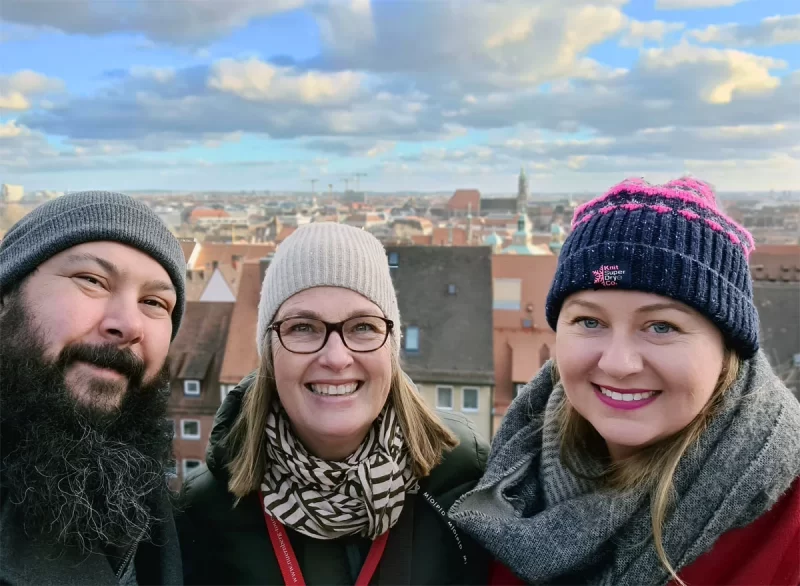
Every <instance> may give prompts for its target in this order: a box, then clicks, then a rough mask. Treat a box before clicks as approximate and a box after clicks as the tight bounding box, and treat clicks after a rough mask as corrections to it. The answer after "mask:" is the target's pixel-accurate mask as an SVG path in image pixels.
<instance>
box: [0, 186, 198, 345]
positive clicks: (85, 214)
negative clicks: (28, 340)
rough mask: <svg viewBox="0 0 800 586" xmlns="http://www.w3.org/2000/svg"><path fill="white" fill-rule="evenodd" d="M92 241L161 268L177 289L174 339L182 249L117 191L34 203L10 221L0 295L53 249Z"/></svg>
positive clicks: (1, 257) (2, 249)
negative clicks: (140, 255) (128, 249)
mask: <svg viewBox="0 0 800 586" xmlns="http://www.w3.org/2000/svg"><path fill="white" fill-rule="evenodd" d="M98 240H109V241H112V242H121V243H122V244H127V245H129V246H132V247H133V248H138V249H139V250H141V251H142V252H144V253H146V254H148V255H149V256H151V257H152V258H153V259H155V260H156V261H158V262H159V263H160V264H161V266H163V267H164V270H166V271H167V274H168V275H169V278H170V280H171V281H172V284H173V285H174V286H175V292H176V293H177V303H176V304H175V309H174V310H173V312H172V338H173V339H175V336H176V335H177V333H178V328H179V327H180V325H181V318H182V317H183V310H184V299H185V289H186V287H185V284H184V279H185V277H186V261H185V259H184V256H183V250H182V249H181V245H180V242H178V240H177V239H176V238H175V236H173V235H172V233H171V232H170V231H169V230H168V229H167V227H166V225H164V222H162V221H161V219H160V218H159V217H158V216H157V215H156V213H155V212H154V211H153V210H151V209H150V208H149V207H147V205H145V204H144V203H142V202H141V201H138V200H135V199H133V198H131V197H129V196H127V195H124V194H122V193H113V192H110V191H83V192H78V193H71V194H69V195H65V196H63V197H59V198H58V199H54V200H51V201H49V202H47V203H44V204H42V205H40V206H39V207H37V208H36V209H35V210H33V211H32V212H31V213H29V214H28V215H27V216H25V217H24V218H22V219H21V220H20V221H19V222H17V223H16V224H14V226H12V228H11V229H10V230H9V231H8V233H7V234H6V236H5V238H3V241H2V242H0V293H3V292H5V291H6V290H7V289H9V288H10V287H12V286H13V285H14V284H16V283H18V282H20V281H22V279H24V278H25V277H26V276H27V275H28V274H30V273H31V272H33V270H34V269H36V267H38V266H39V265H40V264H42V263H43V262H44V261H46V260H47V259H49V258H50V257H52V256H55V255H56V254H58V253H59V252H62V251H64V250H66V249H67V248H71V247H73V246H77V245H78V244H83V243H84V242H95V241H98Z"/></svg>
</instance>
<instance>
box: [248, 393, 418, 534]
mask: <svg viewBox="0 0 800 586" xmlns="http://www.w3.org/2000/svg"><path fill="white" fill-rule="evenodd" d="M266 434H267V454H268V456H269V466H267V472H266V474H265V476H264V481H263V483H262V485H261V492H262V494H263V496H264V502H263V506H264V509H265V510H266V511H267V512H268V513H269V514H270V515H272V516H273V517H275V518H277V519H279V520H280V521H281V522H282V523H283V524H284V525H287V526H289V527H292V528H293V529H295V530H296V531H299V532H300V533H303V534H304V535H308V536H309V537H314V538H316V539H336V538H337V537H344V536H346V535H360V536H362V537H368V538H370V539H375V538H376V537H378V536H379V535H382V534H383V533H385V532H386V531H388V530H389V529H391V528H392V527H393V526H394V525H395V524H396V523H397V521H398V520H399V519H400V513H401V512H402V511H403V504H404V503H405V497H406V493H410V492H416V490H417V479H416V478H415V477H414V474H413V472H412V464H413V461H412V459H411V457H410V455H409V454H408V448H407V447H406V442H405V436H404V435H403V431H402V428H401V427H400V422H399V421H398V419H397V412H396V411H395V409H394V407H393V406H392V405H391V404H387V406H386V407H384V409H383V411H382V412H381V414H380V415H379V416H378V419H377V420H376V421H375V424H374V425H373V426H372V427H371V428H370V431H369V433H368V434H367V437H366V438H365V439H364V441H363V442H362V443H361V445H360V446H359V448H358V449H357V450H356V451H355V452H354V453H353V454H351V455H350V456H348V457H347V459H345V460H344V461H342V462H335V461H330V460H323V459H321V458H317V457H316V456H314V455H312V454H310V453H309V452H308V451H307V450H306V448H305V447H304V446H303V444H302V443H301V442H299V441H297V439H296V438H295V437H294V432H293V431H292V426H291V423H290V422H289V418H288V416H287V415H286V412H285V411H284V410H283V408H282V407H281V406H280V403H279V402H278V401H273V405H272V409H270V413H269V416H268V418H267V428H266Z"/></svg>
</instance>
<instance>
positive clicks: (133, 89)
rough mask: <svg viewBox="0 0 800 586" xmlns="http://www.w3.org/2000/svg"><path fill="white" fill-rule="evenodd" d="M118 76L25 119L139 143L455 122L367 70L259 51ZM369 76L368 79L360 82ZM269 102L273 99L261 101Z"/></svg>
mask: <svg viewBox="0 0 800 586" xmlns="http://www.w3.org/2000/svg"><path fill="white" fill-rule="evenodd" d="M164 75H167V76H168V77H169V82H168V83H163V82H162V81H160V78H161V77H162V73H161V72H157V73H156V74H155V75H154V74H153V73H152V72H143V71H141V70H134V71H133V72H127V73H126V74H124V76H122V77H119V76H114V77H112V78H111V79H109V80H108V85H107V86H106V87H103V88H102V89H101V90H99V91H98V92H97V93H96V94H93V95H89V96H79V97H72V98H69V99H65V100H62V101H61V102H60V103H59V104H57V105H54V106H53V107H52V108H50V109H49V110H47V111H37V112H30V113H28V114H26V115H25V118H24V120H23V122H24V123H25V124H26V125H28V126H30V127H31V128H35V129H36V130H41V131H43V132H47V133H49V134H55V135H61V136H66V137H70V138H72V139H95V140H128V141H132V142H134V143H135V144H140V143H144V142H146V141H149V142H156V143H158V142H160V141H161V140H162V138H163V140H165V141H166V142H167V143H168V144H169V143H172V142H174V141H176V140H177V141H180V140H192V139H200V140H214V139H215V138H217V137H218V136H220V135H224V134H227V133H235V132H248V133H252V134H255V135H262V136H269V137H272V138H282V139H283V138H299V137H314V136H358V137H372V138H380V139H381V140H395V139H398V138H400V137H410V136H416V137H419V138H422V137H428V138H432V137H439V136H442V135H446V134H450V133H451V132H453V129H454V128H457V125H454V124H452V123H448V122H446V121H445V120H443V118H442V117H441V116H440V115H438V113H437V112H436V111H435V110H433V109H432V108H431V107H430V104H429V103H428V102H427V100H428V97H427V96H426V95H425V94H421V93H419V92H415V91H410V92H406V93H398V92H393V91H389V90H388V89H386V88H382V87H381V82H380V80H377V79H375V80H369V85H370V87H369V88H367V89H369V90H370V91H367V89H365V88H362V79H363V75H362V74H350V73H349V72H342V73H341V74H340V73H324V72H323V73H319V74H318V75H317V74H313V75H312V74H310V73H309V72H301V73H298V72H295V71H294V70H288V69H286V68H275V67H273V66H270V65H267V64H264V63H263V62H260V61H254V60H250V61H245V62H237V61H231V60H222V61H219V62H216V63H214V64H212V65H211V66H200V67H189V68H184V69H177V70H174V71H169V72H167V73H166V74H164ZM364 83H366V82H364ZM265 104H268V105H269V107H265Z"/></svg>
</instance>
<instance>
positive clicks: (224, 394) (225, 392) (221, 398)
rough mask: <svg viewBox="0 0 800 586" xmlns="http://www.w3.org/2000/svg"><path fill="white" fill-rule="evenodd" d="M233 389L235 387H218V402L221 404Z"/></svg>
mask: <svg viewBox="0 0 800 586" xmlns="http://www.w3.org/2000/svg"><path fill="white" fill-rule="evenodd" d="M235 388H236V385H222V384H221V385H219V402H220V403H222V402H223V401H224V400H225V397H227V396H228V393H230V392H231V391H232V390H233V389H235Z"/></svg>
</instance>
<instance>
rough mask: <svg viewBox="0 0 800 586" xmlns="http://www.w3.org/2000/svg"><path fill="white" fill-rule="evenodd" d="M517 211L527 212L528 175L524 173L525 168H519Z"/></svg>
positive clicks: (519, 212) (520, 212)
mask: <svg viewBox="0 0 800 586" xmlns="http://www.w3.org/2000/svg"><path fill="white" fill-rule="evenodd" d="M517 213H518V214H527V213H528V177H527V175H525V169H524V168H523V167H520V169H519V183H518V185H517Z"/></svg>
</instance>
